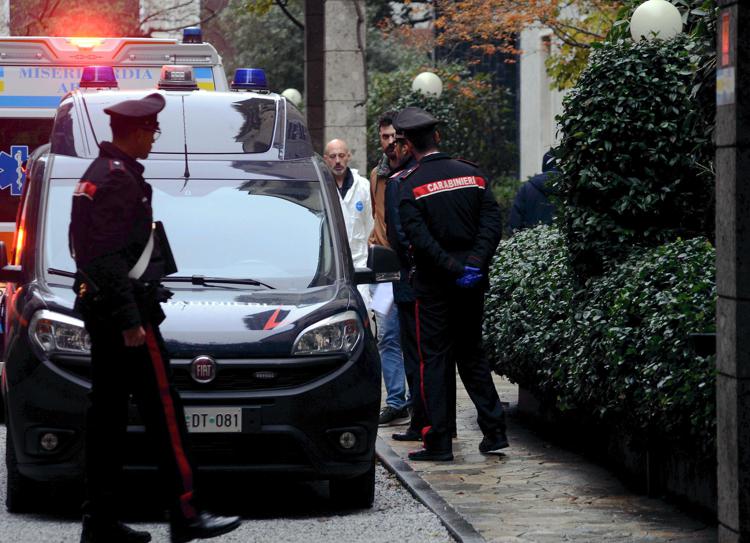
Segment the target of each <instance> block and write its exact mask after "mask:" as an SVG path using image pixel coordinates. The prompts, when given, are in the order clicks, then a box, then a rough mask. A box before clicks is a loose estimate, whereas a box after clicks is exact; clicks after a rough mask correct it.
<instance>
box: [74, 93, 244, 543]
mask: <svg viewBox="0 0 750 543" xmlns="http://www.w3.org/2000/svg"><path fill="white" fill-rule="evenodd" d="M164 105H165V99H164V97H163V96H162V95H161V94H158V93H153V94H150V95H148V96H146V97H145V98H142V99H140V100H127V101H124V102H120V103H118V104H115V105H113V106H111V107H109V108H107V109H105V110H104V112H105V113H107V114H108V115H109V116H110V126H111V127H112V141H111V142H106V141H105V142H102V143H101V145H100V146H99V147H100V149H99V157H98V158H97V159H96V160H94V161H93V162H92V164H91V166H89V168H88V170H86V173H84V175H83V177H82V178H81V180H80V181H79V182H78V184H77V185H76V188H75V191H74V194H73V207H72V212H71V223H70V231H69V234H70V249H71V253H72V255H73V258H74V259H75V261H76V268H77V273H76V280H75V283H74V286H73V288H74V290H75V292H76V294H77V297H76V304H75V308H76V310H77V311H78V312H79V313H80V314H81V315H82V316H83V321H84V324H85V326H86V330H87V331H88V333H89V336H90V337H91V392H90V393H89V402H90V403H89V409H88V411H87V414H86V438H85V448H86V450H85V457H86V468H85V469H86V473H85V476H86V503H85V504H84V515H83V532H82V534H81V542H82V543H94V542H96V543H147V542H148V541H150V540H151V535H150V534H149V533H148V532H140V531H135V530H133V529H131V528H129V527H128V526H126V525H124V524H122V523H121V522H120V518H121V512H122V509H123V505H124V504H122V503H121V502H120V499H121V495H122V487H123V482H122V480H121V478H122V468H123V461H124V454H123V453H124V449H125V437H126V432H127V423H128V400H129V397H130V396H132V397H133V398H134V399H135V400H136V402H137V404H138V408H139V412H140V414H141V417H142V418H143V420H144V422H145V424H146V430H147V432H148V433H149V436H150V438H151V441H152V442H153V443H154V444H155V446H156V447H157V448H158V458H159V464H160V468H161V469H162V471H163V472H164V474H165V476H166V477H165V479H166V480H168V481H170V484H171V488H170V489H169V493H168V494H169V495H170V496H171V499H172V501H171V503H170V504H169V506H170V509H171V511H170V512H171V514H170V524H171V541H172V542H173V543H176V542H186V541H191V540H193V539H203V538H208V537H214V536H217V535H220V534H223V533H227V532H229V531H231V530H234V529H235V528H237V527H238V526H239V523H240V522H239V518H237V517H219V516H215V515H211V514H209V513H206V512H202V511H200V510H199V509H198V508H197V507H196V505H195V496H194V495H193V468H192V464H191V462H190V460H189V447H188V444H187V443H186V436H187V430H186V428H185V415H184V412H183V408H182V402H181V401H180V396H179V394H178V393H177V392H176V390H175V389H174V388H173V387H172V386H170V384H169V381H168V375H169V373H170V370H169V359H168V356H167V352H166V349H165V347H164V341H163V340H162V337H161V334H160V332H159V324H160V323H161V322H162V321H163V320H164V313H163V312H162V310H161V307H160V302H161V301H165V300H166V299H168V296H164V295H163V294H164V292H165V291H164V289H162V288H161V287H160V285H159V279H160V276H159V274H158V273H157V274H155V276H154V277H146V275H148V273H145V272H146V270H147V268H148V264H149V262H150V261H151V258H152V256H153V255H154V251H155V249H154V245H155V240H154V234H153V232H154V230H153V226H152V224H153V214H152V209H151V194H152V189H151V185H149V184H148V183H146V181H145V179H144V178H143V171H144V167H143V166H142V165H141V164H139V163H138V162H137V161H136V160H137V159H145V158H147V157H148V155H149V153H150V152H151V147H152V146H153V144H154V141H155V140H156V138H157V137H158V136H159V134H160V131H159V122H158V120H157V115H158V114H159V112H160V111H161V110H162V109H164Z"/></svg>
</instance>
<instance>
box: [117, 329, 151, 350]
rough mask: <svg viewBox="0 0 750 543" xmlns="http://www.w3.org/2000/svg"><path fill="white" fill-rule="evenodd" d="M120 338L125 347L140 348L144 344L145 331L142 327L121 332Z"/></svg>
mask: <svg viewBox="0 0 750 543" xmlns="http://www.w3.org/2000/svg"><path fill="white" fill-rule="evenodd" d="M122 338H123V339H124V340H125V346H126V347H140V346H141V345H143V344H144V343H145V342H146V331H145V330H144V329H143V326H136V327H134V328H129V329H128V330H124V331H123V332H122Z"/></svg>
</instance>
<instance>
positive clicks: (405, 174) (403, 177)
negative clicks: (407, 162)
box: [401, 164, 420, 179]
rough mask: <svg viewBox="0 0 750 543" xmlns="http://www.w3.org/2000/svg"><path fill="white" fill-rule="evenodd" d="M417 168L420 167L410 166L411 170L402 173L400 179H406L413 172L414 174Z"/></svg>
mask: <svg viewBox="0 0 750 543" xmlns="http://www.w3.org/2000/svg"><path fill="white" fill-rule="evenodd" d="M419 166H420V165H419V164H417V165H416V166H412V167H411V168H409V169H408V170H406V171H405V172H403V175H401V179H406V178H407V177H409V176H410V175H411V174H413V173H414V172H416V171H417V170H418V169H419Z"/></svg>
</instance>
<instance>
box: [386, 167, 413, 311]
mask: <svg viewBox="0 0 750 543" xmlns="http://www.w3.org/2000/svg"><path fill="white" fill-rule="evenodd" d="M416 164H417V161H416V160H414V158H410V159H409V160H408V161H407V162H406V163H405V164H404V165H402V166H401V167H400V168H397V169H396V170H395V171H394V172H391V175H390V177H389V178H388V181H387V182H386V185H385V227H386V233H387V235H388V244H389V245H390V246H391V248H392V249H393V250H394V251H396V254H397V255H398V259H399V261H400V262H401V279H400V280H399V281H396V282H394V283H393V300H394V301H395V302H396V303H408V302H413V301H415V300H416V296H415V295H414V289H413V288H412V287H411V284H410V283H409V274H410V271H411V267H412V265H413V260H412V258H411V255H410V245H409V240H408V239H407V238H406V234H405V233H404V229H403V228H402V227H401V217H400V216H399V213H398V204H399V197H400V191H399V189H400V184H401V174H402V173H403V172H405V171H408V170H410V169H411V168H413V167H414V166H415V165H416Z"/></svg>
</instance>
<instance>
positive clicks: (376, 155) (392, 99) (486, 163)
mask: <svg viewBox="0 0 750 543" xmlns="http://www.w3.org/2000/svg"><path fill="white" fill-rule="evenodd" d="M429 69H430V70H431V71H434V72H435V73H436V74H437V75H438V76H440V78H441V79H442V80H443V93H442V94H441V96H440V98H434V97H429V96H425V95H423V94H421V93H419V92H414V91H412V90H411V83H412V80H413V79H414V77H415V76H416V75H417V74H418V73H419V72H422V71H424V70H425V68H424V67H422V66H414V67H412V68H408V69H402V70H397V71H392V72H375V73H371V74H370V79H369V85H368V99H367V123H368V141H369V142H373V143H371V144H370V145H369V146H368V162H369V164H371V165H374V164H376V163H377V161H378V160H380V157H381V150H380V146H379V145H377V143H376V142H377V141H378V119H379V117H380V115H381V114H382V113H384V112H386V111H389V110H396V111H397V110H400V109H402V108H404V107H407V106H416V107H421V108H423V109H425V110H427V111H429V112H430V113H432V114H433V115H434V116H435V117H436V118H437V119H439V120H440V121H441V124H440V127H439V128H440V134H441V149H442V150H443V151H445V152H446V153H449V154H451V155H453V156H455V157H462V158H465V159H467V160H471V161H473V162H476V163H478V164H479V166H480V167H481V168H482V170H483V171H484V172H485V173H486V174H487V175H488V176H489V177H490V180H491V181H492V184H493V188H494V186H503V187H504V186H506V185H513V189H515V188H516V187H517V184H518V182H517V181H516V167H517V166H516V165H517V160H518V152H517V146H516V142H515V131H514V130H515V129H514V126H515V121H514V118H513V112H512V110H511V107H510V105H511V101H512V97H511V96H510V93H509V92H508V91H507V90H506V89H504V88H502V87H498V86H496V85H493V84H492V82H491V80H490V78H489V76H487V75H483V74H480V75H476V76H472V75H471V74H470V73H469V72H468V71H467V70H466V69H465V68H464V67H462V66H461V65H460V64H441V65H440V66H439V67H438V68H429ZM505 192H507V193H508V194H512V193H513V192H514V190H511V189H509V190H507V191H500V193H501V194H505Z"/></svg>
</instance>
